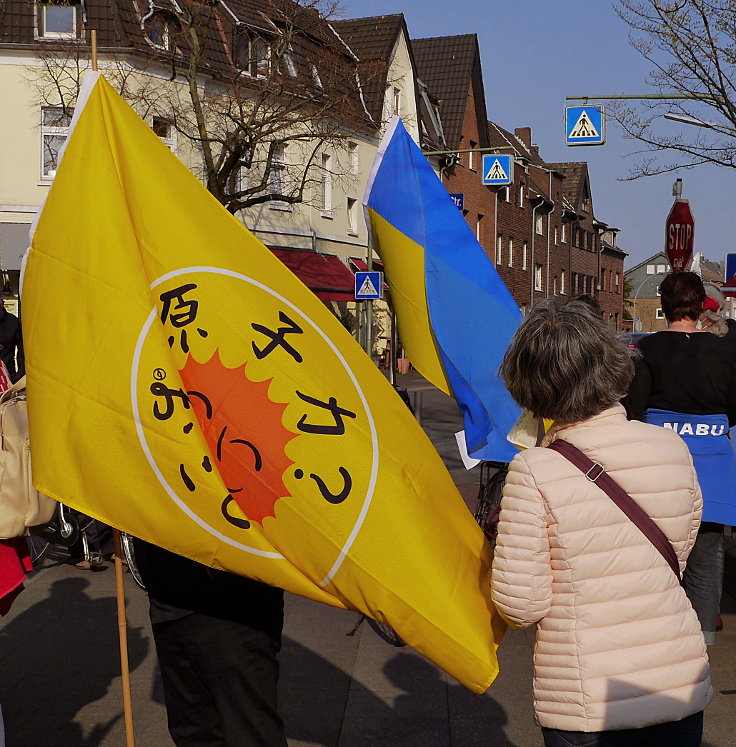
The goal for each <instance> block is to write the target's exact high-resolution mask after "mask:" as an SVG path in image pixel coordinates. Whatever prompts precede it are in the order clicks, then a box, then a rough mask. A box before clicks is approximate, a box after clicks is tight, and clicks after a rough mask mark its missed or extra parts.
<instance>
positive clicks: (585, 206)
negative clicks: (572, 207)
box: [580, 187, 590, 213]
mask: <svg viewBox="0 0 736 747" xmlns="http://www.w3.org/2000/svg"><path fill="white" fill-rule="evenodd" d="M580 207H581V209H582V210H583V211H584V212H586V213H588V212H590V192H588V188H587V187H585V188H584V189H583V201H582V203H581V205H580Z"/></svg>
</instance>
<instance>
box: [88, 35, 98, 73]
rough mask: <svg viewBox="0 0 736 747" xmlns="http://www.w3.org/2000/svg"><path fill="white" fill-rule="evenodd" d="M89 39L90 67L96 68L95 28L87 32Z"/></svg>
mask: <svg viewBox="0 0 736 747" xmlns="http://www.w3.org/2000/svg"><path fill="white" fill-rule="evenodd" d="M89 40H90V44H91V46H92V69H93V70H97V29H92V30H91V31H90V32H89Z"/></svg>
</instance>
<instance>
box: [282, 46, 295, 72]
mask: <svg viewBox="0 0 736 747" xmlns="http://www.w3.org/2000/svg"><path fill="white" fill-rule="evenodd" d="M281 59H282V60H283V61H284V67H285V68H286V72H287V73H288V75H289V77H290V78H296V77H297V70H296V64H295V63H294V58H293V57H292V56H291V52H284V54H283V55H282V57H281Z"/></svg>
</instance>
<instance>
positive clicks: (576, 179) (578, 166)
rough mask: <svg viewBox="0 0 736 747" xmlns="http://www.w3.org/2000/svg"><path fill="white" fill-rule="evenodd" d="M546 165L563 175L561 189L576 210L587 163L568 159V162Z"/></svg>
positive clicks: (586, 170)
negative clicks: (563, 179)
mask: <svg viewBox="0 0 736 747" xmlns="http://www.w3.org/2000/svg"><path fill="white" fill-rule="evenodd" d="M547 166H548V167H549V168H550V169H554V170H555V171H559V172H560V173H561V174H562V175H563V176H564V177H565V181H564V182H563V183H562V191H563V193H564V195H565V197H566V198H567V200H568V202H569V203H570V204H571V205H573V206H574V209H575V210H577V209H578V206H579V203H580V190H581V189H582V186H583V182H584V181H585V176H586V174H587V172H588V164H587V163H585V161H570V162H569V163H549V164H547Z"/></svg>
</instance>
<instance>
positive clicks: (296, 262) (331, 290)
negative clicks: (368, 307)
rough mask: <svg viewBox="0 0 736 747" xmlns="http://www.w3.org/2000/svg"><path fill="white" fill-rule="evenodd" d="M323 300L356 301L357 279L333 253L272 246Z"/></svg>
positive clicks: (287, 264) (286, 263)
mask: <svg viewBox="0 0 736 747" xmlns="http://www.w3.org/2000/svg"><path fill="white" fill-rule="evenodd" d="M269 248H270V249H271V251H272V252H273V253H274V254H275V255H276V256H277V257H278V258H279V259H280V260H281V261H282V262H283V263H284V264H285V265H286V266H287V267H288V268H289V269H290V270H291V271H292V272H293V273H294V274H295V275H296V276H297V277H298V278H299V280H301V281H302V283H304V285H306V286H307V288H309V289H310V290H311V291H312V292H313V293H314V294H315V295H316V296H317V297H318V298H321V299H322V300H323V301H354V300H355V276H354V275H353V273H352V272H350V270H348V268H347V267H346V266H345V265H344V264H343V263H342V262H341V261H340V259H339V258H338V257H335V256H334V255H333V254H320V253H319V252H311V251H308V250H305V249H282V248H278V247H269Z"/></svg>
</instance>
